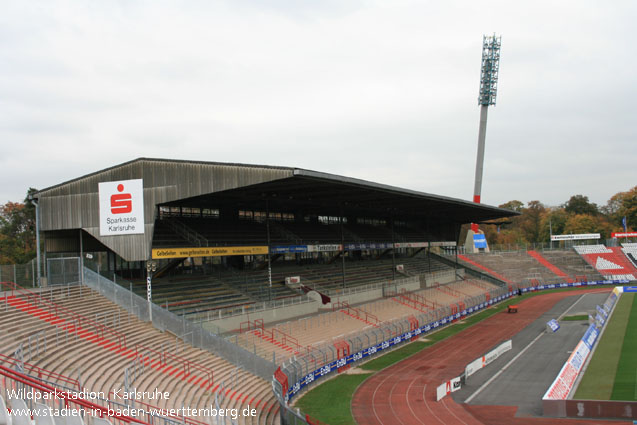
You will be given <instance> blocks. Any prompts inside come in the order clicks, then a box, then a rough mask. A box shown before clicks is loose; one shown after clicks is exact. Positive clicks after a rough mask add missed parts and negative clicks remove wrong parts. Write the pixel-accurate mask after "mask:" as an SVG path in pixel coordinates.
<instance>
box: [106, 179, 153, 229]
mask: <svg viewBox="0 0 637 425" xmlns="http://www.w3.org/2000/svg"><path fill="white" fill-rule="evenodd" d="M98 188H99V199H100V236H113V235H130V234H135V233H144V183H143V181H142V180H141V179H138V180H122V181H117V182H104V183H99V184H98Z"/></svg>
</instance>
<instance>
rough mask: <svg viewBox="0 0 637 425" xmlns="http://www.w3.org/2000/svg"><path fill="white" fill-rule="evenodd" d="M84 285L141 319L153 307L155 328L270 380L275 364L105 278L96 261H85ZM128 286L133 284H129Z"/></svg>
mask: <svg viewBox="0 0 637 425" xmlns="http://www.w3.org/2000/svg"><path fill="white" fill-rule="evenodd" d="M93 269H94V270H93ZM84 284H85V285H87V286H88V287H89V288H92V289H93V290H95V291H97V292H99V293H100V294H102V295H103V296H104V297H106V298H108V299H109V300H111V301H113V302H114V303H116V304H118V305H119V306H120V307H122V308H123V309H125V310H127V311H128V312H129V313H131V314H134V315H136V316H137V317H139V318H140V320H143V321H149V320H150V314H149V311H150V310H149V306H150V308H152V323H153V326H154V327H155V328H157V329H159V330H162V331H166V330H167V331H169V332H172V333H173V334H175V335H177V336H179V337H181V338H182V339H185V340H187V341H188V342H190V343H191V344H192V345H193V346H194V347H197V348H201V349H203V350H207V351H210V352H211V353H214V354H216V355H218V356H220V357H222V358H224V359H226V360H228V361H229V362H231V363H233V364H235V365H237V366H241V367H242V368H244V369H245V370H247V371H250V372H252V373H253V374H255V375H257V376H260V377H262V378H263V379H266V380H270V379H271V377H272V374H273V373H274V370H275V368H276V366H275V365H274V363H272V362H270V361H268V360H266V359H264V358H262V357H259V356H256V355H254V354H253V353H251V352H249V351H247V350H245V349H244V348H242V347H239V346H237V345H235V344H233V343H232V342H230V341H228V340H226V339H225V338H223V337H221V336H219V335H215V334H213V333H211V332H210V331H208V330H206V329H204V328H203V327H201V325H199V324H195V323H193V322H191V321H189V320H186V318H185V317H179V316H177V315H175V314H174V313H171V312H169V311H167V310H165V309H163V308H161V307H160V306H157V305H155V304H151V303H149V302H148V301H147V300H146V299H144V298H142V297H140V296H139V295H137V294H134V293H133V292H132V291H130V290H128V289H124V288H123V287H122V286H120V285H125V282H124V281H123V280H122V279H118V283H117V284H116V283H115V282H113V281H111V280H110V279H108V278H106V277H103V276H102V275H101V274H100V273H99V267H98V266H97V265H96V264H94V263H88V262H86V264H85V267H84ZM129 285H132V284H130V283H129Z"/></svg>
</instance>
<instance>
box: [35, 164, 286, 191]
mask: <svg viewBox="0 0 637 425" xmlns="http://www.w3.org/2000/svg"><path fill="white" fill-rule="evenodd" d="M143 161H152V162H166V163H171V164H175V163H176V164H200V165H223V166H228V167H246V168H268V169H278V170H289V171H293V170H294V168H293V167H285V166H275V165H256V164H241V163H233V162H216V161H192V160H187V159H167V158H146V157H140V158H135V159H132V160H130V161H126V162H122V163H121V164H116V165H113V166H111V167H107V168H103V169H101V170H98V171H93V172H92V173H88V174H85V175H83V176H80V177H76V178H74V179H71V180H67V181H65V182H62V183H58V184H55V185H53V186H49V187H46V188H44V189H40V190H38V191H37V192H35V193H34V194H33V197H34V198H38V197H39V195H40V194H42V193H44V192H48V191H50V190H53V189H57V188H60V187H62V186H64V185H67V184H70V183H75V182H77V181H80V180H82V179H85V178H88V177H93V176H95V175H98V174H100V173H104V172H107V171H111V170H115V169H117V168H119V167H124V166H126V165H130V164H134V163H136V162H143Z"/></svg>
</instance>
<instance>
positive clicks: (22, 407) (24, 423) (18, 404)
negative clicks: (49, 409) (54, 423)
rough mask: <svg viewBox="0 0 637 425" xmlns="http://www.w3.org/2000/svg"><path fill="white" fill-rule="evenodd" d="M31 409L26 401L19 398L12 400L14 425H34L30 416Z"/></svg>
mask: <svg viewBox="0 0 637 425" xmlns="http://www.w3.org/2000/svg"><path fill="white" fill-rule="evenodd" d="M28 413H29V409H28V407H27V404H26V403H25V402H24V400H21V399H19V398H16V399H12V400H11V421H12V422H13V424H12V425H33V421H32V420H31V417H30V416H29V415H28Z"/></svg>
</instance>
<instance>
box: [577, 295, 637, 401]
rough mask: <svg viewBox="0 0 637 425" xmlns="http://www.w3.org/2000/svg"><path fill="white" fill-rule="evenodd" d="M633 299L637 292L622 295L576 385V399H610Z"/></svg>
mask: <svg viewBox="0 0 637 425" xmlns="http://www.w3.org/2000/svg"><path fill="white" fill-rule="evenodd" d="M633 301H634V294H623V295H622V296H621V297H620V298H619V302H618V303H617V305H616V306H615V311H614V312H613V316H612V317H611V320H610V322H608V323H607V324H606V329H605V330H604V335H603V336H602V338H601V340H600V341H599V342H598V344H597V349H596V350H595V354H594V355H593V358H592V359H591V361H590V363H589V364H588V367H587V369H586V372H585V373H584V377H583V378H582V381H581V382H580V384H579V386H578V387H577V391H576V392H575V399H578V400H609V399H610V397H611V393H612V391H613V384H614V381H615V375H616V374H617V365H618V363H619V358H620V353H621V350H622V345H623V343H624V335H625V334H626V328H627V325H628V318H629V316H630V315H631V309H632V307H633ZM633 379H634V370H633Z"/></svg>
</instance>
